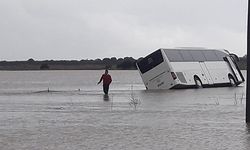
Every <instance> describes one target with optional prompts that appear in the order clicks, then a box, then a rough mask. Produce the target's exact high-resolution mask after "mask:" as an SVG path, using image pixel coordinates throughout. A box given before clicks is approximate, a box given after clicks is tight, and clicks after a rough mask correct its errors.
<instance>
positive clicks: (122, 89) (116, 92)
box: [0, 71, 250, 150]
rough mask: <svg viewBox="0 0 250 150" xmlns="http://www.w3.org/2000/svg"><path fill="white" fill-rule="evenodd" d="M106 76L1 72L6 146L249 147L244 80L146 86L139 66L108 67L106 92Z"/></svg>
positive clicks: (0, 120) (1, 130)
mask: <svg viewBox="0 0 250 150" xmlns="http://www.w3.org/2000/svg"><path fill="white" fill-rule="evenodd" d="M100 74H102V71H45V72H29V71H28V72H0V79H1V80H0V82H1V84H0V112H1V115H0V135H1V136H0V147H1V149H21V150H22V149H23V150H24V149H25V150H26V149H55V150H57V149H58V150H59V149H60V150H61V149H111V150H112V149H113V150H116V149H197V150H198V149H199V150H200V149H246V150H247V149H250V145H249V143H250V141H249V138H250V134H249V131H250V130H249V126H246V124H245V84H242V85H240V86H239V87H236V88H234V87H224V88H204V89H183V90H159V91H146V90H145V87H144V85H143V84H142V82H141V79H140V76H139V74H138V73H137V72H136V71H110V74H111V75H112V78H113V82H112V84H111V86H110V93H109V95H103V91H102V87H101V86H97V85H96V81H98V79H99V76H100ZM124 75H126V76H124ZM131 86H133V91H131ZM48 87H49V91H48ZM79 89H80V90H79ZM131 93H133V98H134V99H139V100H140V105H138V108H137V109H133V108H132V107H131V106H130V102H131V95H132V94H131Z"/></svg>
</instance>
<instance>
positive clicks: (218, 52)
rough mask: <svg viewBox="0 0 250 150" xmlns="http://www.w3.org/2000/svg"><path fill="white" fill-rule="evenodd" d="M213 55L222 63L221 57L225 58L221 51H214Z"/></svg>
mask: <svg viewBox="0 0 250 150" xmlns="http://www.w3.org/2000/svg"><path fill="white" fill-rule="evenodd" d="M215 54H216V55H217V56H218V60H219V61H223V60H224V59H223V57H226V56H227V54H226V53H223V52H221V51H215Z"/></svg>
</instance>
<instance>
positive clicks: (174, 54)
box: [164, 49, 183, 62]
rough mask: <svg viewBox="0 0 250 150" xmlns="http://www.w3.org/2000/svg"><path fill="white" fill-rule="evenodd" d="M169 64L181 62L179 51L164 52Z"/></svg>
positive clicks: (167, 50)
mask: <svg viewBox="0 0 250 150" xmlns="http://www.w3.org/2000/svg"><path fill="white" fill-rule="evenodd" d="M164 52H165V53H166V55H167V57H168V59H169V61H170V62H182V61H183V58H182V56H181V55H180V52H179V50H169V49H166V50H164Z"/></svg>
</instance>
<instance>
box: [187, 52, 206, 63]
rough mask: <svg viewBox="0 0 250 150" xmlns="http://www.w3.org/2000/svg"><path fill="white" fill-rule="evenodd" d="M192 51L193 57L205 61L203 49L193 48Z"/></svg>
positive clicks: (195, 59)
mask: <svg viewBox="0 0 250 150" xmlns="http://www.w3.org/2000/svg"><path fill="white" fill-rule="evenodd" d="M190 53H191V55H192V57H193V58H194V61H205V60H206V58H205V57H204V55H203V53H202V51H199V50H191V51H190Z"/></svg>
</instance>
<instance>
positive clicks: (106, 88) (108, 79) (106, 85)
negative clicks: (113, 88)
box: [97, 69, 112, 95]
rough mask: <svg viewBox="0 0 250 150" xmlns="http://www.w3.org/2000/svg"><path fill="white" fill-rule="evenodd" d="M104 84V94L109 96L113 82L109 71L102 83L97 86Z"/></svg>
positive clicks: (106, 71)
mask: <svg viewBox="0 0 250 150" xmlns="http://www.w3.org/2000/svg"><path fill="white" fill-rule="evenodd" d="M101 82H102V83H103V92H104V93H105V94H106V95H107V94H108V93H109V85H110V83H111V82H112V78H111V76H110V75H109V74H108V69H106V70H105V73H104V74H103V75H102V77H101V79H100V81H99V82H98V83H97V84H100V83H101Z"/></svg>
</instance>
